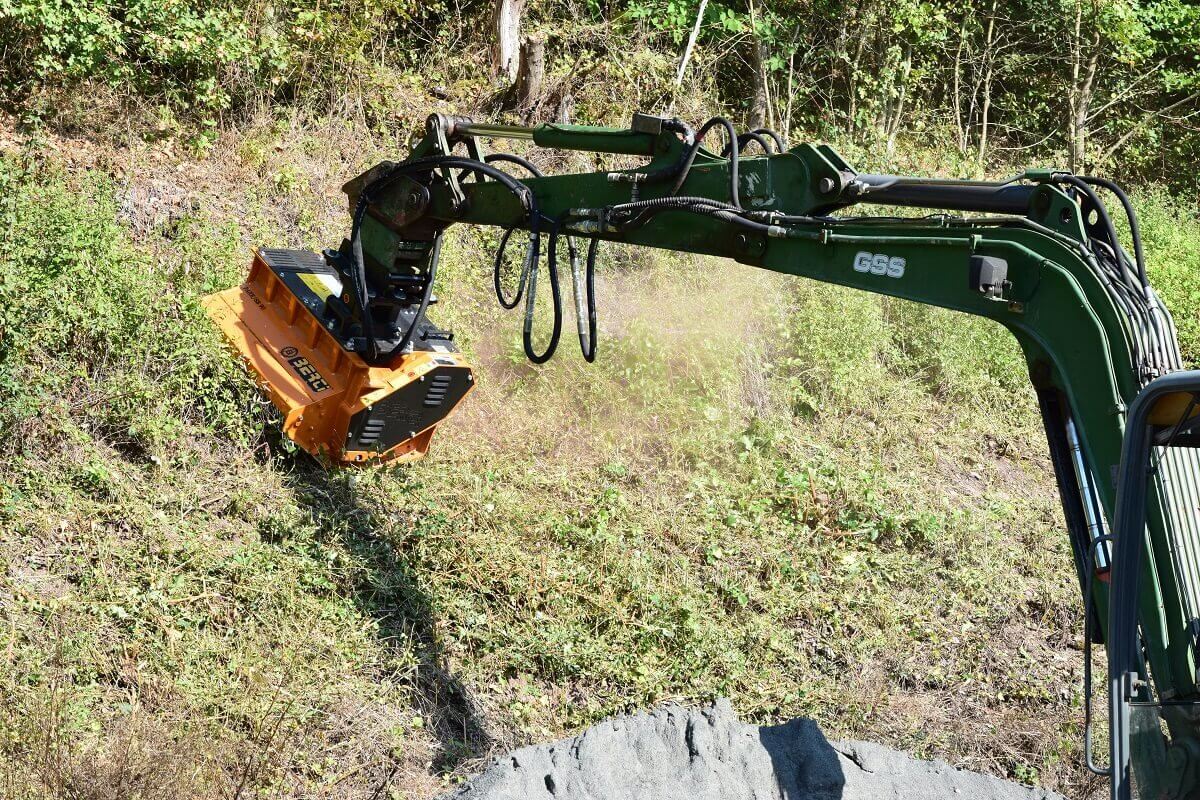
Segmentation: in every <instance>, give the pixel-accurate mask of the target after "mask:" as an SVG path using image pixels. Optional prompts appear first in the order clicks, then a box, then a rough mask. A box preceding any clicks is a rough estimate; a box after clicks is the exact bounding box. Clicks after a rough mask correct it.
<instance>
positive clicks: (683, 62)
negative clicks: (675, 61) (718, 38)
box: [675, 0, 708, 89]
mask: <svg viewBox="0 0 1200 800" xmlns="http://www.w3.org/2000/svg"><path fill="white" fill-rule="evenodd" d="M706 8H708V0H700V9H699V10H698V11H697V12H696V24H695V25H693V26H692V32H691V33H690V34H688V40H687V46H686V47H684V48H683V57H682V58H680V59H679V71H678V72H676V73H675V88H676V89H678V88H679V87H680V86H681V85H682V84H683V73H684V72H686V71H687V65H688V61H691V59H692V51H693V50H694V49H696V39H697V37H699V36H700V26H701V25H702V24H703V23H704V11H705V9H706Z"/></svg>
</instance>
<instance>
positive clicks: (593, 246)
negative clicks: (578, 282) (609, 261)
mask: <svg viewBox="0 0 1200 800" xmlns="http://www.w3.org/2000/svg"><path fill="white" fill-rule="evenodd" d="M599 248H600V240H599V239H592V241H591V242H589V243H588V251H587V266H586V268H585V272H584V276H585V277H584V287H585V291H586V293H587V324H588V334H587V341H584V338H583V337H582V336H580V337H579V350H580V352H582V353H583V360H584V361H586V362H588V363H589V364H590V363H592V362H593V361H595V360H596V343H597V338H596V251H597V250H598V249H599Z"/></svg>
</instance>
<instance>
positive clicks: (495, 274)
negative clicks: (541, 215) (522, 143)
mask: <svg viewBox="0 0 1200 800" xmlns="http://www.w3.org/2000/svg"><path fill="white" fill-rule="evenodd" d="M483 160H484V162H486V163H488V164H494V163H495V162H497V161H501V162H506V163H509V164H516V165H517V166H519V167H521V168H522V169H524V170H526V171H527V172H529V173H530V174H531V175H533V177H535V178H541V177H543V173H542V171H541V170H540V169H538V168H537V167H536V166H534V165H533V162H531V161H529V160H528V159H526V158H522V157H521V156H518V155H514V154H512V153H489V154H488V155H486V156H484V157H483ZM514 230H516V229H515V228H505V229H504V233H503V234H501V236H500V246H499V247H497V248H496V255H495V258H494V259H493V263H492V285H493V286H494V288H495V290H496V301H497V302H498V303H499V304H500V307H501V308H503V309H505V310H511V309H514V308H516V307H517V305H518V304H519V303H520V302H521V296H522V295H523V294H524V293H525V283H526V281H527V280H528V279H529V268H530V263H531V261H532V260H533V259H536V257H537V255H538V253H537V251H538V246H537V242H535V241H534V240H533V237H532V236H531V237H530V240H529V243H528V244H527V245H526V246H525V260H524V261H523V262H522V265H521V273H520V277H519V278H518V279H517V292H516V294H514V295H513V296H512V299H509V298H507V297H505V295H504V287H503V286H501V285H500V272H501V270H502V267H503V263H504V254H505V252H506V251H507V249H508V240H509V238H511V236H512V233H513V231H514ZM531 256H532V257H533V259H531Z"/></svg>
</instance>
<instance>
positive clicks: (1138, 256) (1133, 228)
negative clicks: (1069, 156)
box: [1079, 175, 1150, 287]
mask: <svg viewBox="0 0 1200 800" xmlns="http://www.w3.org/2000/svg"><path fill="white" fill-rule="evenodd" d="M1079 180H1081V181H1083V182H1084V183H1088V184H1092V185H1094V186H1099V187H1101V188H1103V189H1107V190H1108V191H1110V192H1112V193H1113V194H1114V195H1116V198H1117V200H1119V201H1120V203H1121V206H1122V207H1123V208H1124V209H1125V216H1126V217H1127V218H1128V219H1129V235H1130V237H1131V238H1132V239H1133V257H1134V260H1135V262H1136V263H1137V271H1138V278H1140V279H1141V281H1142V286H1143V287H1146V286H1149V285H1150V279H1149V277H1147V275H1146V257H1145V254H1144V253H1143V252H1142V232H1141V228H1140V227H1139V226H1138V219H1137V212H1136V211H1134V209H1133V203H1132V202H1131V201H1130V200H1129V195H1127V194H1125V190H1124V189H1122V188H1121V187H1120V186H1118V185H1117V184H1116V183H1114V182H1113V181H1110V180H1108V179H1107V178H1095V177H1092V176H1091V175H1080V176H1079Z"/></svg>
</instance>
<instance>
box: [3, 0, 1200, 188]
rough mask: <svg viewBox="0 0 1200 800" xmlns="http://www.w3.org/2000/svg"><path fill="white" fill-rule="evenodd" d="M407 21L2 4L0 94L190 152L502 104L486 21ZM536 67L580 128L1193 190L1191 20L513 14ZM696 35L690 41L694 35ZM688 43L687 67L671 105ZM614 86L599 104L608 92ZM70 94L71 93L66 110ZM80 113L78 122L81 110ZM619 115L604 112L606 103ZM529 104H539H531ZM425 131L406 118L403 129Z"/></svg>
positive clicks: (1147, 1) (662, 2) (30, 111)
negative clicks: (683, 127) (167, 136)
mask: <svg viewBox="0 0 1200 800" xmlns="http://www.w3.org/2000/svg"><path fill="white" fill-rule="evenodd" d="M498 1H499V0H489V2H487V3H483V2H473V3H467V4H465V5H464V4H461V3H447V2H444V0H438V2H431V3H420V2H414V0H369V1H364V0H332V2H330V1H329V0H324V1H322V0H297V1H296V2H291V3H286V4H282V5H280V4H277V3H273V2H268V1H267V0H253V2H249V3H233V2H229V0H180V1H179V2H169V3H163V2H156V1H155V0H120V1H119V2H103V3H85V2H65V1H64V0H3V1H2V2H0V20H3V21H4V23H5V24H4V25H3V26H0V48H2V52H3V53H4V57H3V59H2V60H0V89H3V91H4V93H5V96H6V97H7V98H8V103H9V105H10V106H12V107H13V108H15V109H17V110H19V111H20V113H21V114H23V115H25V116H26V117H27V118H29V119H34V118H41V119H57V120H59V121H64V120H65V121H71V122H75V123H77V124H82V125H84V126H86V127H95V126H96V124H97V119H96V107H97V103H96V98H97V96H98V95H103V94H108V95H111V99H112V101H113V102H112V103H111V105H112V106H113V107H112V108H111V109H110V110H111V111H112V116H113V117H114V119H113V122H114V124H117V125H118V127H121V128H124V121H125V120H126V119H127V114H128V111H129V108H128V105H129V104H128V102H127V101H128V93H129V92H130V91H132V92H135V93H136V94H137V96H138V97H139V99H140V100H141V101H142V102H141V103H139V104H135V105H138V106H140V107H139V109H138V111H139V113H140V115H141V116H143V117H146V118H147V119H148V120H153V123H151V124H154V125H157V126H158V127H159V128H160V129H161V130H164V131H169V130H172V129H173V128H174V127H175V126H176V124H177V123H176V120H177V118H178V117H183V118H184V119H185V121H189V120H190V122H191V123H194V124H193V125H192V127H190V128H189V129H190V130H191V131H192V133H193V137H194V138H193V140H194V142H195V143H196V144H198V145H199V146H201V147H202V148H203V147H207V146H209V145H211V143H212V140H213V136H214V135H215V131H216V128H217V126H218V124H219V123H220V122H226V123H228V122H230V121H237V120H241V119H243V118H244V117H245V115H246V113H247V112H248V111H253V110H256V109H260V108H264V107H271V106H275V105H277V104H300V105H302V106H304V107H322V108H326V109H328V110H329V111H330V113H332V114H334V115H336V116H342V117H355V118H357V117H362V116H365V117H366V118H368V119H369V120H371V121H372V122H373V123H375V124H391V123H394V122H395V121H396V119H397V114H396V112H397V108H396V105H397V97H398V95H403V94H406V93H412V92H414V91H415V92H420V93H426V92H428V93H430V96H436V97H440V98H450V99H451V100H453V101H454V102H455V103H456V104H457V105H458V106H459V107H460V109H461V107H462V106H464V105H467V106H471V107H480V106H489V107H492V108H498V107H499V106H501V105H503V94H504V92H503V91H502V89H503V87H498V86H497V85H496V83H495V82H494V81H493V80H491V76H492V74H493V71H494V70H493V67H492V66H491V64H489V63H488V58H487V57H486V51H487V49H488V43H487V41H486V37H487V36H488V26H489V24H490V23H489V21H488V20H489V13H490V8H489V7H490V6H494V5H495V4H496V2H498ZM514 7H525V14H524V16H525V22H524V30H525V31H526V33H528V34H530V35H532V36H534V37H537V38H541V39H544V40H545V41H546V46H547V54H548V58H547V85H548V86H547V88H548V92H549V93H550V94H552V95H554V96H556V97H557V98H559V99H562V98H564V97H567V96H571V97H573V98H574V99H575V100H577V101H578V109H579V112H580V116H582V117H583V118H586V119H593V120H597V119H612V118H614V117H623V116H625V115H626V113H627V110H628V109H627V108H626V106H627V102H628V100H630V99H632V100H633V101H634V102H633V105H635V106H636V107H638V108H663V107H666V106H667V105H673V106H680V107H685V108H686V107H688V106H690V104H691V103H693V102H695V101H696V100H697V99H703V100H704V101H705V102H708V103H709V104H710V105H711V104H712V101H716V102H718V103H720V104H722V105H726V106H729V107H731V108H732V109H733V110H734V111H736V112H738V113H741V114H746V115H748V117H749V119H750V121H751V123H752V124H751V125H750V127H755V126H757V125H760V124H763V123H767V124H769V125H771V126H773V127H776V128H780V129H783V130H788V129H793V128H795V129H803V130H809V131H815V132H818V133H819V134H820V135H822V136H826V137H828V136H850V137H852V138H855V139H857V140H860V141H869V142H871V144H872V145H873V146H874V147H876V149H886V150H887V151H889V152H893V151H895V150H896V149H897V145H898V143H904V144H905V147H904V148H902V149H911V147H912V146H913V145H914V144H916V145H921V146H926V147H928V146H930V145H933V146H935V147H939V148H947V149H953V150H955V151H957V152H958V153H960V154H961V155H962V156H963V157H964V158H967V159H970V160H971V161H973V162H974V164H975V169H977V170H978V169H980V168H983V167H986V166H988V165H989V164H994V163H997V162H1003V161H1006V160H1007V157H1006V154H1007V153H1010V152H1012V151H1013V150H1014V149H1019V150H1020V151H1021V152H1022V153H1023V156H1022V160H1023V161H1027V162H1032V161H1035V160H1042V161H1049V162H1055V163H1059V164H1069V166H1071V168H1073V169H1075V170H1076V171H1078V172H1086V171H1088V170H1090V169H1100V170H1105V171H1115V172H1118V173H1120V174H1122V175H1131V174H1134V173H1137V174H1139V175H1141V176H1143V177H1145V178H1147V179H1161V180H1164V181H1166V182H1167V183H1169V184H1170V185H1172V186H1173V187H1176V188H1186V189H1189V190H1190V189H1192V188H1194V187H1193V186H1192V184H1193V183H1194V182H1193V181H1192V180H1191V177H1190V175H1189V174H1188V173H1187V171H1186V170H1185V171H1183V172H1180V171H1179V170H1178V169H1177V166H1178V165H1180V164H1190V163H1192V162H1193V161H1194V160H1195V158H1196V155H1197V153H1198V149H1197V148H1198V147H1200V138H1198V136H1197V132H1196V130H1195V126H1194V125H1192V124H1191V121H1192V120H1194V118H1195V116H1196V114H1197V113H1198V112H1200V83H1198V82H1197V81H1198V78H1197V75H1198V74H1200V73H1197V70H1196V64H1197V59H1198V58H1200V10H1198V9H1197V8H1196V6H1195V5H1194V4H1191V3H1188V2H1186V1H1185V0H1104V1H1103V2H1094V1H1093V2H1087V1H1085V0H1052V2H1049V3H1044V2H1032V0H969V2H950V1H949V0H903V1H902V2H882V1H881V0H852V2H849V3H846V2H840V0H839V1H838V2H832V1H831V0H812V1H811V2H797V0H775V2H771V3H765V4H764V3H756V2H754V0H712V1H711V2H708V0H705V2H704V3H703V4H702V3H701V2H700V0H688V2H681V0H606V1H605V2H600V1H599V0H588V2H572V1H570V0H528V2H526V0H520V2H517V3H515V6H514ZM698 12H699V13H700V18H699V19H698V20H697V14H698ZM693 25H698V27H696V33H697V34H698V46H697V47H696V48H695V50H694V57H693V58H692V59H691V61H690V63H689V69H688V70H685V73H684V75H683V77H684V78H686V80H685V81H684V82H683V84H682V85H679V86H675V85H672V83H673V80H672V79H673V78H674V75H675V72H676V67H677V64H678V59H679V54H680V53H681V51H682V50H683V43H684V41H685V40H686V39H687V38H688V36H689V33H690V32H691V30H692V28H693ZM613 86H621V87H623V88H622V91H621V92H620V93H619V94H618V95H614V93H613V92H612V91H611V87H613ZM81 90H82V91H81ZM85 97H86V98H87V101H86V102H81V100H82V98H85ZM614 97H619V99H617V100H616V102H614ZM539 102H540V101H539ZM420 110H423V109H420Z"/></svg>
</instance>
